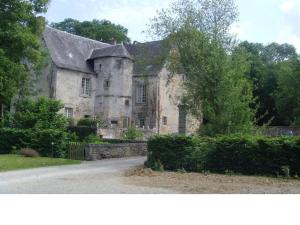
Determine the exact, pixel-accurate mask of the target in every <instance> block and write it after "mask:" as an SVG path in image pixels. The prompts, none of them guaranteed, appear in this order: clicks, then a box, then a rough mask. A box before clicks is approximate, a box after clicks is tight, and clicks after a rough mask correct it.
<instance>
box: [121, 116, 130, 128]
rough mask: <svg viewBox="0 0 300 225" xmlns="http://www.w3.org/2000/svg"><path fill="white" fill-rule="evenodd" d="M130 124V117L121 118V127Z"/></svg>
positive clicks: (126, 126)
mask: <svg viewBox="0 0 300 225" xmlns="http://www.w3.org/2000/svg"><path fill="white" fill-rule="evenodd" d="M129 125H130V119H129V118H128V117H123V118H122V128H128V127H129Z"/></svg>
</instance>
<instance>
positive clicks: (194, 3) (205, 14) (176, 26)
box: [149, 0, 238, 45]
mask: <svg viewBox="0 0 300 225" xmlns="http://www.w3.org/2000/svg"><path fill="white" fill-rule="evenodd" d="M237 17H238V11H237V5H236V3H235V1H234V0H177V1H175V2H174V3H172V4H171V5H170V8H168V9H162V10H161V11H158V14H157V16H156V17H154V18H153V19H152V20H151V24H150V26H149V33H150V34H152V35H154V36H155V37H158V38H167V37H168V36H169V35H171V34H174V33H176V32H178V31H179V30H181V29H182V28H183V27H186V26H190V27H194V28H195V29H197V30H198V31H200V32H203V33H205V34H206V35H208V36H209V38H211V39H215V40H218V41H219V42H222V43H223V44H225V45H227V44H228V42H230V39H231V37H230V35H229V29H230V26H231V25H232V24H233V23H234V22H235V21H236V20H237Z"/></svg>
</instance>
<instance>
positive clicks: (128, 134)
mask: <svg viewBox="0 0 300 225" xmlns="http://www.w3.org/2000/svg"><path fill="white" fill-rule="evenodd" d="M122 137H123V139H125V140H137V139H141V138H143V133H142V132H141V131H139V130H138V129H136V128H134V127H132V128H128V129H127V130H126V131H124V132H123V133H122Z"/></svg>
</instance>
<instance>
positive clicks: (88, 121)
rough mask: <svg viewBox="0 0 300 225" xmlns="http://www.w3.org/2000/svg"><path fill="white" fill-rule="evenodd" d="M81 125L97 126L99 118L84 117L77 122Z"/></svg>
mask: <svg viewBox="0 0 300 225" xmlns="http://www.w3.org/2000/svg"><path fill="white" fill-rule="evenodd" d="M77 126H79V127H97V120H95V119H91V118H83V119H80V120H79V121H78V122H77Z"/></svg>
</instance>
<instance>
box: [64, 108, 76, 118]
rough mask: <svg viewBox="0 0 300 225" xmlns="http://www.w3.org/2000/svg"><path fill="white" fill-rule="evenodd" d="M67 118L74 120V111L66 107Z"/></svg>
mask: <svg viewBox="0 0 300 225" xmlns="http://www.w3.org/2000/svg"><path fill="white" fill-rule="evenodd" d="M65 116H66V117H67V118H73V116H74V115H73V109H72V108H68V107H66V108H65Z"/></svg>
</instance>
